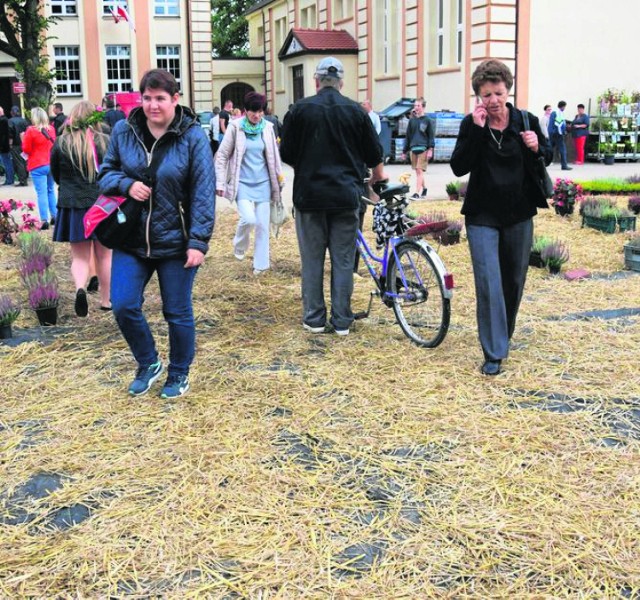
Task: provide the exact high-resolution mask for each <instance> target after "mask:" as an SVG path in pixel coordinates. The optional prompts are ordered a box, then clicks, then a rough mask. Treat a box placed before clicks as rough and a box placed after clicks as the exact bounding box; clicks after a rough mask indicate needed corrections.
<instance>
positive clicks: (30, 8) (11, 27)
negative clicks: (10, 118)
mask: <svg viewBox="0 0 640 600" xmlns="http://www.w3.org/2000/svg"><path fill="white" fill-rule="evenodd" d="M43 7H44V2H43V0H23V1H18V0H4V1H0V31H1V32H2V33H3V34H4V37H5V38H6V41H5V40H3V39H1V38H0V50H2V51H3V52H6V53H7V54H9V55H11V56H13V57H15V59H16V70H18V71H21V72H22V73H23V74H24V82H25V84H26V87H27V93H26V101H27V106H42V107H43V108H46V107H47V106H49V104H50V102H51V99H52V96H53V88H52V87H51V80H52V79H53V77H54V74H53V72H52V71H51V70H50V69H49V63H48V60H47V56H46V55H45V54H43V50H44V48H45V45H46V41H47V29H48V28H49V25H50V24H51V23H52V22H54V21H56V20H57V17H49V18H47V17H44V16H43V15H42V12H43Z"/></svg>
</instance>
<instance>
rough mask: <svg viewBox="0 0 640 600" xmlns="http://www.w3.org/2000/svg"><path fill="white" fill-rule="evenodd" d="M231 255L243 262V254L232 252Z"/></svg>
mask: <svg viewBox="0 0 640 600" xmlns="http://www.w3.org/2000/svg"><path fill="white" fill-rule="evenodd" d="M233 255H234V256H235V257H236V258H237V259H238V260H244V252H234V253H233Z"/></svg>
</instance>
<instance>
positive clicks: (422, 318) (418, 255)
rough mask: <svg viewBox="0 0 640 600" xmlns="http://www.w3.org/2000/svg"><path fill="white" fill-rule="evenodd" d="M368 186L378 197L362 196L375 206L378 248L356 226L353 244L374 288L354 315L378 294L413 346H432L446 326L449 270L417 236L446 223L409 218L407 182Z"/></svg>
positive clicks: (358, 316)
mask: <svg viewBox="0 0 640 600" xmlns="http://www.w3.org/2000/svg"><path fill="white" fill-rule="evenodd" d="M374 191H375V192H376V194H378V196H379V197H380V200H379V202H376V203H374V202H371V201H369V199H368V198H366V197H364V196H363V200H364V201H365V202H367V203H368V204H370V205H373V206H374V207H375V208H374V230H375V223H376V219H377V220H378V221H379V222H380V221H381V222H382V223H383V227H380V224H379V223H378V230H380V229H386V231H377V234H378V236H377V237H378V243H379V246H380V245H381V246H382V249H383V252H382V256H376V255H375V254H374V253H373V252H372V251H371V249H370V247H369V245H368V244H367V241H366V240H365V238H364V236H363V234H362V231H360V230H358V233H357V238H356V246H357V250H358V252H359V253H360V256H361V257H362V260H363V262H364V264H365V265H366V267H367V270H368V271H369V274H370V275H371V277H372V279H373V281H374V282H375V284H376V289H375V290H374V291H372V292H371V296H370V298H369V306H368V308H367V310H366V311H363V312H360V313H356V314H355V315H354V317H355V319H365V318H367V317H368V316H369V313H370V312H371V306H372V303H373V298H374V296H378V297H380V298H381V300H382V302H383V303H384V304H385V305H386V306H387V307H392V308H393V311H394V313H395V316H396V319H397V321H398V324H399V325H400V327H401V328H402V331H403V332H404V333H405V335H406V336H407V337H408V338H409V339H410V340H412V341H413V342H414V343H416V344H418V345H419V346H424V347H427V348H435V347H436V346H438V345H439V344H441V343H442V341H443V340H444V338H445V336H446V335H447V331H448V330H449V321H450V318H451V298H452V297H453V275H452V274H451V273H449V272H448V271H447V269H446V267H445V266H444V263H443V262H442V259H441V258H440V257H439V256H438V253H437V252H436V250H435V249H434V248H433V247H432V246H431V245H430V244H429V243H428V242H426V241H425V240H424V239H421V238H422V236H424V235H426V234H428V233H431V232H435V231H438V230H439V229H442V228H443V227H444V226H446V224H444V223H418V222H416V221H414V220H412V219H411V218H410V217H409V216H408V215H407V214H406V207H407V206H408V205H409V200H408V199H407V194H408V193H409V186H407V185H401V184H396V185H385V184H376V185H374ZM385 211H386V214H385ZM376 212H377V213H378V214H376ZM376 263H377V264H376Z"/></svg>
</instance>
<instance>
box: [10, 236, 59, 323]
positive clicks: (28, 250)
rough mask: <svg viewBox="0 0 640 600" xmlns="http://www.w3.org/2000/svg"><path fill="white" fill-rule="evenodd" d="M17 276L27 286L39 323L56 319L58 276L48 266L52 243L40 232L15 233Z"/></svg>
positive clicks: (30, 302) (51, 254)
mask: <svg viewBox="0 0 640 600" xmlns="http://www.w3.org/2000/svg"><path fill="white" fill-rule="evenodd" d="M18 244H19V246H20V254H21V264H20V277H21V278H22V282H23V283H24V286H25V287H26V288H27V294H28V297H29V306H30V307H31V308H32V309H33V310H34V311H35V312H36V315H37V316H38V321H39V322H40V324H41V325H55V324H56V323H57V320H58V303H59V301H60V294H59V291H58V279H57V277H56V275H55V272H54V271H53V269H52V267H51V263H52V261H53V244H52V243H51V241H50V240H49V239H47V238H45V237H44V236H43V235H42V234H41V233H39V232H37V231H32V232H28V233H21V234H20V235H19V236H18Z"/></svg>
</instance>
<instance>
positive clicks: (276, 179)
mask: <svg viewBox="0 0 640 600" xmlns="http://www.w3.org/2000/svg"><path fill="white" fill-rule="evenodd" d="M241 122H242V119H235V120H234V121H229V125H228V127H227V132H226V133H225V135H224V138H223V140H222V143H221V144H220V147H219V148H218V151H217V152H216V182H217V183H216V187H217V189H219V190H220V189H224V196H225V198H227V199H229V200H230V201H231V202H235V200H236V196H237V193H238V183H239V181H240V166H241V165H242V159H243V157H244V153H245V147H246V141H247V136H246V135H245V133H244V131H242V129H241V128H240V123H241ZM262 139H263V140H264V154H265V160H266V162H267V169H268V171H269V179H270V181H271V203H272V204H274V203H280V202H281V201H282V200H281V196H280V188H281V186H282V184H283V182H284V174H283V172H282V162H281V161H280V151H279V150H278V143H277V142H276V136H275V133H274V130H273V125H272V124H271V123H270V122H269V121H266V122H265V127H264V129H263V131H262Z"/></svg>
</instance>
